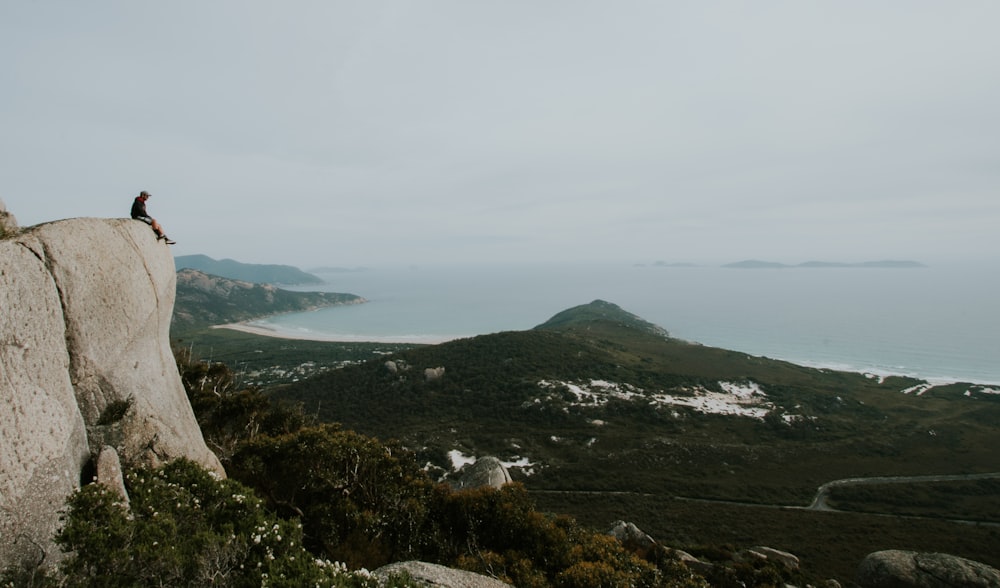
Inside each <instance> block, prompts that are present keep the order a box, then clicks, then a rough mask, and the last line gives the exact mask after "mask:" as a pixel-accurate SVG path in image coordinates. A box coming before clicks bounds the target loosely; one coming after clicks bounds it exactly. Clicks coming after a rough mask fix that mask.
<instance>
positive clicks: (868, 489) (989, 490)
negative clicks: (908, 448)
mask: <svg viewBox="0 0 1000 588" xmlns="http://www.w3.org/2000/svg"><path fill="white" fill-rule="evenodd" d="M998 496H1000V479H986V480H965V481H948V482H923V483H911V484H900V483H892V484H866V485H857V486H845V487H839V488H831V489H830V496H829V497H828V498H827V504H828V505H830V506H831V507H833V508H836V509H838V510H850V511H855V512H874V513H892V514H898V515H908V516H917V517H942V518H948V519H955V520H965V521H975V522H987V523H1000V500H998V498H997V497H998Z"/></svg>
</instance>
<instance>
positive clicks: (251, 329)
mask: <svg viewBox="0 0 1000 588" xmlns="http://www.w3.org/2000/svg"><path fill="white" fill-rule="evenodd" d="M211 328H213V329H229V330H231V331H239V332H241V333H247V334H250V335H259V336H261V337H273V338H275V339H290V340H294V341H318V342H320V343H403V344H410V345H437V344H438V343H447V342H448V341H455V340H456V339H467V338H469V337H470V336H471V335H454V336H448V335H386V336H372V335H317V334H305V333H302V334H300V333H291V332H289V331H280V330H278V329H274V328H270V327H263V326H260V325H254V324H250V323H227V324H224V325H213V326H212V327H211Z"/></svg>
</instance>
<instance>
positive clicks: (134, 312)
mask: <svg viewBox="0 0 1000 588" xmlns="http://www.w3.org/2000/svg"><path fill="white" fill-rule="evenodd" d="M175 286H176V274H175V270H174V261H173V257H172V255H171V253H170V250H169V248H168V247H167V246H166V245H164V244H163V243H161V242H158V241H157V240H156V237H155V236H154V234H153V232H152V231H150V230H149V227H148V226H146V225H145V224H142V223H139V222H135V221H132V220H128V219H93V218H79V219H70V220H64V221H56V222H52V223H46V224H42V225H38V226H35V227H29V228H23V229H17V230H15V231H7V232H6V234H5V235H4V238H2V239H0V308H2V309H3V311H2V312H0V567H3V566H6V565H8V564H11V563H14V562H17V561H21V560H24V559H29V560H34V562H35V563H38V562H39V561H49V562H51V561H52V560H53V559H58V550H57V548H56V547H55V546H54V545H53V544H52V537H53V534H54V533H55V531H56V530H57V528H58V525H59V511H60V510H61V509H62V508H63V505H64V500H65V498H66V496H67V495H69V494H70V493H71V492H72V491H73V490H75V489H76V488H79V487H80V484H81V483H89V482H90V481H91V480H92V479H93V476H94V461H95V459H96V456H97V455H98V454H99V453H100V452H101V450H102V449H104V448H105V447H112V448H114V449H115V450H116V451H117V453H118V455H119V457H120V459H121V462H122V464H123V465H125V466H138V465H152V466H156V465H159V464H162V463H164V462H167V461H170V460H172V459H174V458H178V457H187V458H189V459H192V460H194V461H196V462H198V463H200V464H201V465H203V466H205V467H206V468H208V469H210V470H214V471H215V472H217V473H219V474H220V475H225V472H224V470H223V468H222V466H221V464H220V463H219V460H218V459H217V458H216V456H215V454H213V453H212V452H211V451H210V450H209V449H208V447H207V446H206V445H205V441H204V439H203V437H202V435H201V431H200V429H199V428H198V424H197V422H196V421H195V417H194V413H193V412H192V410H191V405H190V403H189V402H188V399H187V396H186V394H185V392H184V387H183V385H182V384H181V380H180V376H179V374H178V372H177V366H176V363H175V361H174V358H173V354H172V353H171V350H170V341H169V330H170V318H171V314H172V312H173V305H174V299H175V295H176V294H175Z"/></svg>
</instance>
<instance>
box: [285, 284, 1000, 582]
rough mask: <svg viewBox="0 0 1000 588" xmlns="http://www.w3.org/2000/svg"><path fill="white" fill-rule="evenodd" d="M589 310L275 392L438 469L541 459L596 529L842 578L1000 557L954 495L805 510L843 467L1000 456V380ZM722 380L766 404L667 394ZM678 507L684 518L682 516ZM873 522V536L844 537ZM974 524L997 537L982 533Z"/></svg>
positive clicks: (988, 462)
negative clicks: (947, 382) (937, 559)
mask: <svg viewBox="0 0 1000 588" xmlns="http://www.w3.org/2000/svg"><path fill="white" fill-rule="evenodd" d="M580 310H581V312H578V313H570V314H569V315H566V314H565V313H561V314H562V316H560V317H559V320H558V321H551V322H550V323H546V324H545V325H543V326H542V327H540V328H538V329H535V330H533V331H526V332H510V333H498V334H494V335H486V336H481V337H475V338H471V339H466V340H461V341H453V342H450V343H445V344H441V345H435V346H430V347H421V348H414V349H410V350H405V351H401V352H399V353H396V354H393V355H391V356H386V357H383V358H380V359H378V360H373V361H369V362H366V363H363V364H357V365H350V366H346V367H344V368H343V369H340V370H334V371H330V372H328V373H325V374H321V375H319V376H317V377H315V378H311V379H309V380H306V381H302V382H299V383H296V384H292V385H288V386H282V387H278V388H275V389H272V390H270V391H269V394H270V395H271V396H272V397H273V398H282V399H286V400H290V401H294V402H299V403H302V405H303V407H304V409H305V411H306V412H307V413H309V414H312V415H315V416H316V417H317V418H319V419H320V420H321V421H325V422H338V423H341V424H342V425H343V426H344V427H345V428H348V429H353V430H356V431H358V432H360V433H362V434H365V435H371V436H377V437H383V438H397V439H399V440H400V442H401V444H402V445H403V446H405V447H411V448H414V450H415V451H416V453H417V455H418V458H419V461H420V462H421V463H427V462H429V463H431V464H432V465H433V466H434V467H435V468H436V469H435V470H434V471H436V472H438V473H439V474H444V473H446V472H448V471H450V470H451V467H452V464H451V462H450V460H449V458H448V452H449V451H452V450H456V449H457V450H460V451H462V452H463V453H465V454H467V455H474V456H484V455H494V456H497V457H499V458H501V459H502V460H505V461H509V462H516V461H518V460H525V461H527V462H528V464H529V465H526V466H524V467H523V468H518V467H514V468H512V471H511V474H512V476H513V477H514V479H515V480H519V481H521V482H522V483H524V484H525V487H526V488H527V490H528V492H529V494H530V495H531V496H532V497H533V498H534V499H535V500H536V501H537V502H538V503H539V505H540V506H541V508H542V509H543V510H546V511H551V512H559V513H567V514H569V515H572V516H574V517H575V518H577V519H579V520H580V521H581V522H583V523H584V524H586V525H589V526H593V527H595V528H607V527H608V526H609V525H610V524H611V522H612V521H614V520H616V519H626V520H629V521H631V522H634V523H635V524H637V525H638V526H639V527H641V528H642V529H643V530H645V531H646V532H648V533H650V534H651V535H652V536H653V537H655V538H657V539H658V540H660V541H663V542H665V543H667V544H669V545H674V546H688V547H690V546H697V545H712V544H725V543H730V544H734V545H737V546H750V545H756V544H761V543H764V544H768V545H770V546H772V547H775V548H778V549H785V550H788V551H791V552H793V553H797V554H799V555H801V556H802V557H803V558H804V559H805V563H804V565H807V566H809V568H810V569H811V570H813V571H816V572H817V573H818V574H820V575H826V576H828V577H837V578H841V579H846V578H850V577H852V576H853V572H854V568H855V566H856V565H857V563H858V562H859V561H860V560H861V559H862V558H863V557H864V556H865V555H867V553H868V552H869V551H874V550H876V549H880V548H881V549H885V548H907V546H911V545H920V546H923V547H924V548H926V549H928V550H931V551H942V552H948V553H954V554H956V555H960V556H963V557H969V558H971V559H976V560H978V561H983V562H986V563H989V564H991V565H997V564H998V563H1000V560H998V559H997V556H996V554H995V553H994V552H993V551H995V550H991V549H989V548H986V547H984V546H988V545H995V544H996V543H995V541H996V536H995V530H994V529H992V528H976V529H974V530H968V529H967V527H965V526H960V525H958V524H955V523H951V522H948V521H947V520H946V519H949V518H953V517H952V513H950V512H948V511H947V510H935V509H933V508H932V509H928V510H926V511H924V514H925V515H926V516H928V517H932V519H931V520H916V521H908V522H905V523H902V522H900V523H898V524H897V522H895V521H894V522H893V523H892V524H887V525H886V526H887V528H890V529H892V533H891V534H887V535H886V536H885V539H886V542H881V541H879V536H878V534H871V533H870V530H869V531H868V534H867V535H866V534H865V532H862V531H859V529H866V528H867V527H868V526H870V525H871V521H870V518H869V517H861V516H858V515H852V514H849V513H823V512H813V511H804V510H790V509H789V507H796V508H804V507H805V506H807V505H808V504H809V503H810V502H811V501H812V499H813V496H814V495H815V493H816V491H817V488H818V487H819V486H821V485H822V484H824V483H826V482H830V481H833V480H837V479H843V478H853V477H871V476H905V475H922V474H965V473H981V472H996V471H1000V456H998V455H996V453H995V452H994V451H993V450H992V447H993V446H994V445H995V444H996V442H997V439H998V428H997V424H996V423H997V422H1000V398H997V396H996V395H990V394H982V393H978V392H976V390H977V388H976V387H975V386H972V385H968V384H966V385H952V386H942V387H936V388H931V389H929V390H928V391H926V392H925V393H923V394H922V395H920V396H916V395H912V394H903V393H902V390H905V389H907V388H910V387H913V386H915V385H917V384H921V383H922V382H920V381H917V380H912V379H907V378H888V379H885V380H884V381H880V380H878V379H874V378H869V377H865V376H864V375H862V374H854V373H845V372H836V371H830V370H818V369H810V368H805V367H802V366H797V365H793V364H789V363H786V362H780V361H774V360H770V359H767V358H762V357H752V356H748V355H746V354H742V353H737V352H731V351H725V350H721V349H713V348H708V347H703V346H700V345H694V344H688V343H685V342H683V341H678V340H674V339H669V338H666V337H664V336H663V335H662V334H657V333H653V332H650V331H649V330H648V329H643V328H636V324H635V322H634V318H635V317H631V315H628V316H625V315H616V314H614V313H613V312H611V313H609V312H608V311H609V309H608V308H607V306H606V303H603V304H601V305H600V306H599V307H596V308H595V307H592V306H591V305H588V306H586V307H581V309H580ZM640 327H641V325H640ZM387 361H392V362H393V363H392V366H393V367H394V368H395V369H391V368H390V365H389V364H387V363H386V362H387ZM435 367H444V368H445V373H444V376H443V377H442V378H440V379H437V380H433V381H428V379H426V378H425V377H424V376H423V372H424V370H425V369H426V368H435ZM595 381H596V382H598V383H599V384H600V385H599V386H597V385H592V383H593V382H595ZM542 382H548V383H549V384H547V385H543V384H542ZM601 383H603V384H601ZM723 384H726V385H735V386H738V387H742V389H743V390H744V391H747V390H754V389H758V390H759V391H760V392H761V393H762V394H763V396H762V397H760V398H759V399H760V401H761V402H762V403H766V408H767V411H768V412H767V414H766V416H764V417H763V418H752V417H749V416H733V415H732V414H718V413H712V412H711V411H709V410H704V411H700V410H698V409H696V408H693V407H691V406H685V405H682V404H676V403H674V404H671V403H667V402H664V401H663V398H664V396H666V395H670V396H673V397H674V398H675V399H677V398H680V399H687V400H690V399H691V398H693V397H694V395H695V394H696V391H698V390H701V391H707V392H714V393H717V394H720V395H723V396H725V390H726V387H725V386H724V385H723ZM609 385H613V386H609ZM601 386H604V387H603V388H602V387H601ZM966 392H969V395H968V396H966ZM730 396H732V394H730ZM587 497H593V498H592V499H589V498H587ZM685 497H686V498H694V499H699V500H712V501H716V502H710V503H709V502H704V503H700V502H691V501H685V500H682V499H683V498H685ZM991 499H992V500H993V502H992V506H989V505H985V506H984V503H985V502H988V501H990V500H991ZM733 503H737V504H733ZM980 506H983V508H984V509H986V510H989V509H990V508H992V509H994V510H995V508H996V499H995V497H993V498H991V497H989V496H984V497H982V498H980V499H978V502H976V503H975V506H970V507H969V508H980ZM849 508H850V509H853V510H866V509H861V508H860V507H858V506H857V505H851V506H850V507H849ZM664 509H669V512H665V510H664ZM712 512H725V517H721V518H720V517H719V516H718V515H713V514H711V513H712ZM674 513H676V514H677V516H678V517H679V518H680V522H678V521H676V520H675V521H674V522H673V523H671V524H667V523H666V522H665V521H667V520H669V519H670V518H671V517H672V516H673V514H674ZM689 517H690V518H689ZM705 519H712V521H711V522H706V520H705ZM935 519H936V520H935ZM716 521H717V522H718V525H719V527H718V528H716V527H715V522H716ZM879 524H880V525H881V524H883V523H881V522H880V523H879ZM796 525H801V526H802V529H805V530H807V531H808V533H807V536H803V531H802V530H800V531H794V529H795V527H796ZM679 528H680V529H686V531H685V533H684V534H683V535H680V536H678V535H677V534H676V529H679ZM713 529H715V530H713ZM860 535H864V537H866V538H867V539H866V540H858V541H851V542H847V541H845V540H844V539H843V538H844V537H854V536H860ZM972 536H975V537H978V539H979V540H980V541H979V542H978V543H977V542H973V541H965V538H967V537H972ZM866 549H867V551H865V550H866Z"/></svg>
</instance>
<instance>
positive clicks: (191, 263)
mask: <svg viewBox="0 0 1000 588" xmlns="http://www.w3.org/2000/svg"><path fill="white" fill-rule="evenodd" d="M174 264H175V265H176V266H177V269H178V270H183V269H193V270H198V271H200V272H204V273H206V274H211V275H213V276H221V277H223V278H229V279H232V280H243V281H245V282H255V283H260V284H285V285H288V286H295V285H307V284H322V283H323V280H321V279H320V278H319V277H317V276H314V275H312V274H310V273H306V272H304V271H302V270H300V269H298V268H297V267H293V266H290V265H275V264H255V263H241V262H239V261H235V260H232V259H222V260H218V259H212V258H211V257H208V256H207V255H179V256H177V257H175V258H174Z"/></svg>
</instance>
